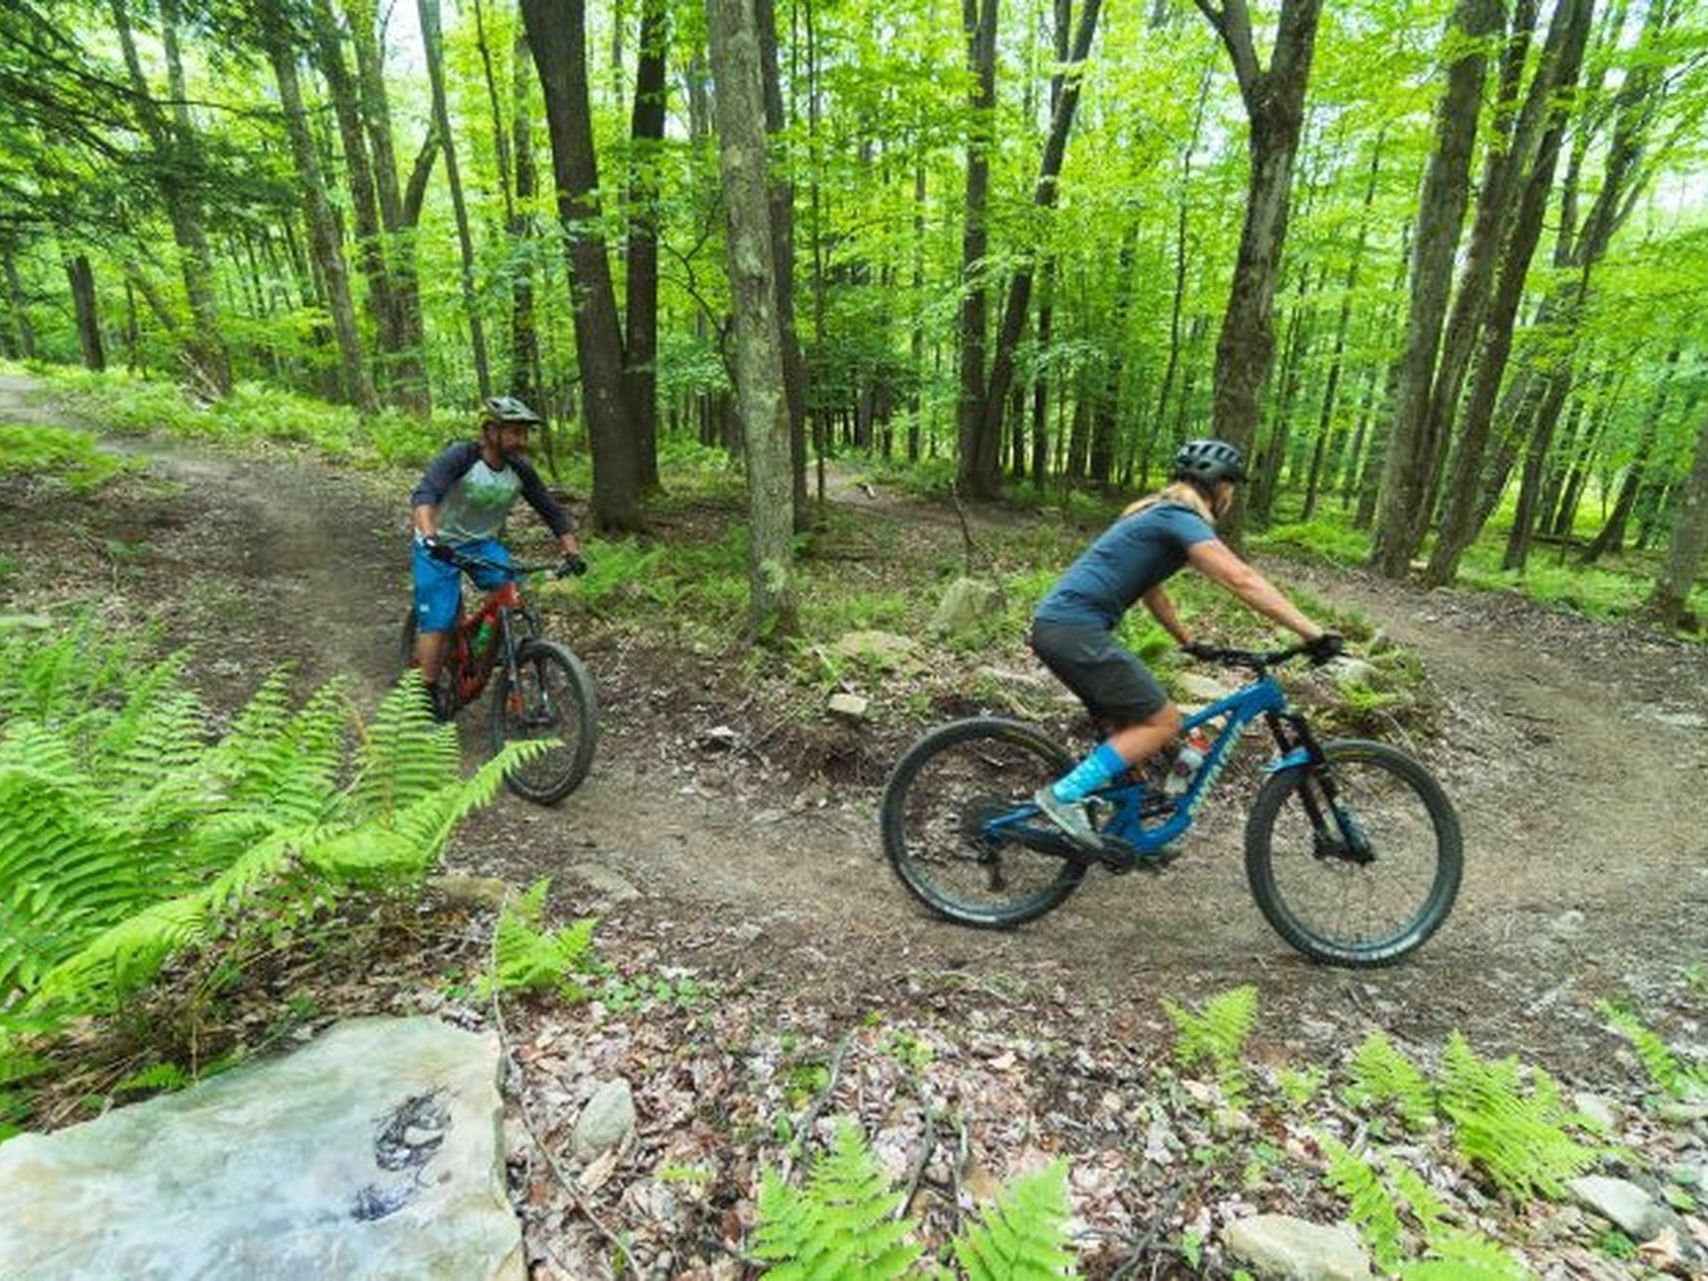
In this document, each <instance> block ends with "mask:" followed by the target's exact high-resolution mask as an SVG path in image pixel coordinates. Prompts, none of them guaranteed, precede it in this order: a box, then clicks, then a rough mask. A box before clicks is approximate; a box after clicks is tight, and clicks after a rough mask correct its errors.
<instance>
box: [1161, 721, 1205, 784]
mask: <svg viewBox="0 0 1708 1281" xmlns="http://www.w3.org/2000/svg"><path fill="white" fill-rule="evenodd" d="M1209 751H1210V740H1209V739H1207V738H1205V737H1204V735H1203V734H1201V733H1199V732H1198V731H1197V730H1193V731H1192V732H1191V733H1190V734H1188V735H1187V736H1186V738H1185V739H1184V740H1183V741H1182V742H1181V744H1180V750H1179V751H1178V752H1176V753H1175V754H1174V760H1173V761H1172V762H1171V763H1170V765H1169V767H1168V774H1167V776H1166V777H1165V778H1164V779H1163V781H1162V790H1163V794H1164V795H1166V796H1179V795H1180V794H1181V793H1183V792H1185V791H1186V789H1187V788H1189V787H1191V786H1192V780H1193V778H1194V777H1195V776H1196V775H1197V773H1198V767H1199V766H1200V765H1202V764H1203V763H1204V757H1205V756H1206V755H1207V754H1208V753H1209Z"/></svg>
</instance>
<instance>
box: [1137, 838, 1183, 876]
mask: <svg viewBox="0 0 1708 1281" xmlns="http://www.w3.org/2000/svg"><path fill="white" fill-rule="evenodd" d="M1182 853H1184V851H1183V850H1182V849H1181V848H1180V846H1178V845H1164V846H1163V847H1162V848H1161V849H1159V850H1154V851H1152V852H1151V853H1149V854H1141V855H1139V859H1138V867H1139V869H1140V870H1141V871H1145V872H1149V873H1150V874H1151V875H1152V876H1160V875H1161V874H1162V871H1163V869H1164V868H1166V867H1167V866H1168V865H1169V864H1170V863H1172V862H1174V860H1175V859H1177V858H1179V857H1180V856H1181V854H1182Z"/></svg>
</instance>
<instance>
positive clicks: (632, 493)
mask: <svg viewBox="0 0 1708 1281" xmlns="http://www.w3.org/2000/svg"><path fill="white" fill-rule="evenodd" d="M566 9H567V12H566ZM522 14H523V18H524V20H525V21H526V22H527V27H528V46H529V48H531V49H532V50H533V54H534V63H535V66H536V67H537V69H538V70H539V73H540V86H541V88H542V89H543V90H544V93H545V101H546V119H547V122H548V124H549V127H550V131H551V140H552V168H553V171H554V174H555V177H556V182H557V196H558V217H559V219H560V220H561V222H562V224H563V231H564V235H565V245H566V250H565V252H566V254H567V257H568V263H569V272H570V277H571V301H572V304H573V306H574V311H575V346H576V352H577V355H578V356H579V358H580V364H581V385H582V395H583V404H584V405H585V407H586V412H587V424H588V435H589V438H590V439H591V441H592V452H593V518H594V521H595V523H596V524H597V525H598V526H599V527H600V528H601V529H607V530H633V529H635V528H637V527H638V526H639V524H640V515H639V493H640V466H639V464H640V456H639V451H638V450H637V448H636V441H635V437H634V432H633V429H632V425H631V424H630V422H629V421H628V415H627V412H626V401H625V397H624V395H623V381H622V374H623V342H622V331H621V329H620V327H619V325H618V321H617V302H616V295H615V292H614V290H613V289H612V284H611V266H610V263H609V261H608V260H607V258H606V254H605V238H604V236H603V235H601V234H600V232H599V202H598V190H599V172H598V165H597V163H596V162H595V159H594V154H593V130H592V122H591V115H590V111H589V105H588V96H587V45H586V41H587V34H586V13H585V8H584V3H583V0H569V3H568V4H567V6H564V5H559V4H556V3H553V0H522Z"/></svg>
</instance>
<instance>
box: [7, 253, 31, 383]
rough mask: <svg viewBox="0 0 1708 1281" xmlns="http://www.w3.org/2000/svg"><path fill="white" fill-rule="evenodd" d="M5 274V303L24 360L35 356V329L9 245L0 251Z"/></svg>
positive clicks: (19, 351)
mask: <svg viewBox="0 0 1708 1281" xmlns="http://www.w3.org/2000/svg"><path fill="white" fill-rule="evenodd" d="M0 262H3V264H4V269H5V275H6V305H7V306H8V307H9V308H10V310H11V316H12V325H13V329H14V331H15V332H16V334H17V337H18V346H17V354H19V355H21V356H23V358H24V359H25V360H34V359H35V358H36V331H35V326H33V325H31V324H30V311H29V304H28V303H27V301H26V300H25V298H24V286H23V283H22V282H21V281H20V280H19V279H18V260H17V256H16V255H15V254H14V252H13V250H12V246H11V245H7V246H5V249H4V252H0Z"/></svg>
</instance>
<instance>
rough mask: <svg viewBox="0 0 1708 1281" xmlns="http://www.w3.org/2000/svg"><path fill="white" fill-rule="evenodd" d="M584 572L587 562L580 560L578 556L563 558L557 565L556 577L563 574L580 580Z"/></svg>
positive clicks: (560, 576)
mask: <svg viewBox="0 0 1708 1281" xmlns="http://www.w3.org/2000/svg"><path fill="white" fill-rule="evenodd" d="M586 572H587V562H586V561H584V560H582V559H581V557H580V556H565V557H564V558H563V559H562V560H560V561H559V562H558V563H557V576H558V577H559V578H562V577H563V576H564V575H565V574H574V575H575V576H576V577H577V578H580V577H581V576H582V575H583V574H585V573H586Z"/></svg>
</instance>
